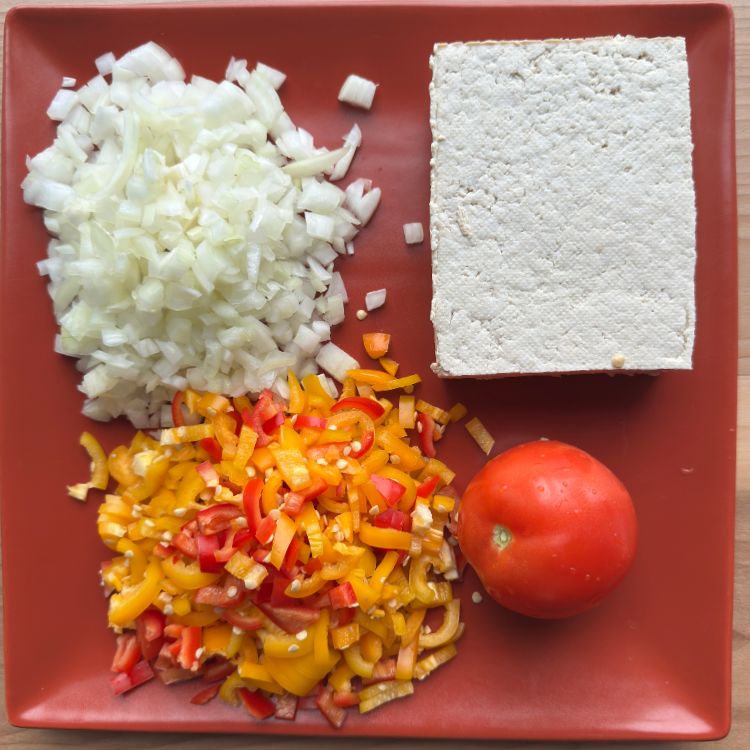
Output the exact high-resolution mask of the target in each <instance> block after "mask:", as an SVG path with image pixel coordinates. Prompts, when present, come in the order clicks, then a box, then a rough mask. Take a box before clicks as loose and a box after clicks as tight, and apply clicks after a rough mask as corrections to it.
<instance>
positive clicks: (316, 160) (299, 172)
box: [282, 148, 375, 211]
mask: <svg viewBox="0 0 750 750" xmlns="http://www.w3.org/2000/svg"><path fill="white" fill-rule="evenodd" d="M345 153H346V149H344V148H337V149H336V150H335V151H327V152H326V153H324V154H319V155H318V156H311V157H310V158H309V159H300V160H299V161H293V162H290V163H289V164H287V165H286V166H284V167H282V169H283V171H284V172H286V174H288V175H289V176H290V177H312V176H314V175H316V174H321V173H323V172H327V171H328V170H329V169H331V167H333V166H334V164H336V162H337V161H338V160H339V159H340V158H341V157H342V156H343V155H344V154H345ZM374 210H375V209H373V211H374Z"/></svg>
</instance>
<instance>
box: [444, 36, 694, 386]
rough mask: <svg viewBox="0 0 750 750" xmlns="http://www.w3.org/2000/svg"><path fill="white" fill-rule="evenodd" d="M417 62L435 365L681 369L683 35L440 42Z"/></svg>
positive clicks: (685, 131)
mask: <svg viewBox="0 0 750 750" xmlns="http://www.w3.org/2000/svg"><path fill="white" fill-rule="evenodd" d="M431 66H432V83H431V85H430V99H431V116H430V122H431V127H432V138H433V141H432V161H431V198H430V239H431V244H432V276H433V279H432V280H433V297H432V310H431V318H432V322H433V326H434V329H435V340H436V352H437V354H436V360H437V361H436V363H435V364H434V365H433V370H434V371H435V372H436V373H437V374H438V375H441V376H444V377H468V376H475V377H481V376H493V375H517V374H524V373H567V372H591V371H618V370H652V371H653V370H665V369H670V370H671V369H690V368H691V366H692V352H693V340H694V335H695V290H694V286H695V284H694V278H695V192H694V187H693V174H692V151H693V144H692V139H691V130H690V92H689V81H688V66H687V55H686V50H685V40H684V39H683V38H680V37H674V38H673V37H663V38H648V39H647V38H635V37H607V38H591V39H570V40H547V41H518V42H476V43H454V44H440V45H436V47H435V50H434V54H433V57H432V59H431Z"/></svg>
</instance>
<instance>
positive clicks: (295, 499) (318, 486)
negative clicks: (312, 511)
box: [284, 477, 328, 518]
mask: <svg viewBox="0 0 750 750" xmlns="http://www.w3.org/2000/svg"><path fill="white" fill-rule="evenodd" d="M327 489H328V484H327V482H326V480H325V479H323V478H322V477H314V478H313V481H312V484H311V485H310V486H309V487H307V488H305V489H304V490H300V491H299V492H287V493H286V495H284V513H286V514H287V515H288V516H291V517H292V518H294V517H295V516H297V515H299V513H300V511H301V510H302V506H303V505H304V504H305V502H306V501H307V500H314V499H315V498H316V497H318V496H319V495H322V494H323V493H324V492H325V491H326V490H327Z"/></svg>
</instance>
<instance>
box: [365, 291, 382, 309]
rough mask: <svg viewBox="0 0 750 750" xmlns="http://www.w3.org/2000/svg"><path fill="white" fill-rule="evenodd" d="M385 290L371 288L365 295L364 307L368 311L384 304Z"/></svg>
mask: <svg viewBox="0 0 750 750" xmlns="http://www.w3.org/2000/svg"><path fill="white" fill-rule="evenodd" d="M386 294H387V291H386V290H385V289H373V290H372V291H371V292H367V294H366V295H365V307H366V308H367V311H368V312H371V311H372V310H377V309H378V308H379V307H382V306H383V305H384V304H385V298H386Z"/></svg>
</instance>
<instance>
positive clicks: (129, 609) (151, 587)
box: [109, 558, 163, 628]
mask: <svg viewBox="0 0 750 750" xmlns="http://www.w3.org/2000/svg"><path fill="white" fill-rule="evenodd" d="M162 577H163V573H162V566H161V565H160V564H159V561H158V560H157V559H156V558H152V559H151V560H150V561H149V563H148V566H147V568H146V574H145V576H144V577H143V580H142V581H141V582H140V583H139V584H137V585H136V586H128V587H125V588H123V590H122V591H121V592H120V593H118V594H112V596H111V598H110V600H109V624H110V625H111V626H113V627H120V628H124V627H125V626H126V625H129V624H130V623H131V622H133V620H135V618H136V617H138V615H140V614H141V613H142V612H145V611H146V610H147V609H148V607H149V606H150V605H151V603H152V602H153V601H154V599H156V597H157V596H158V595H159V592H160V591H161V579H162Z"/></svg>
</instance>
